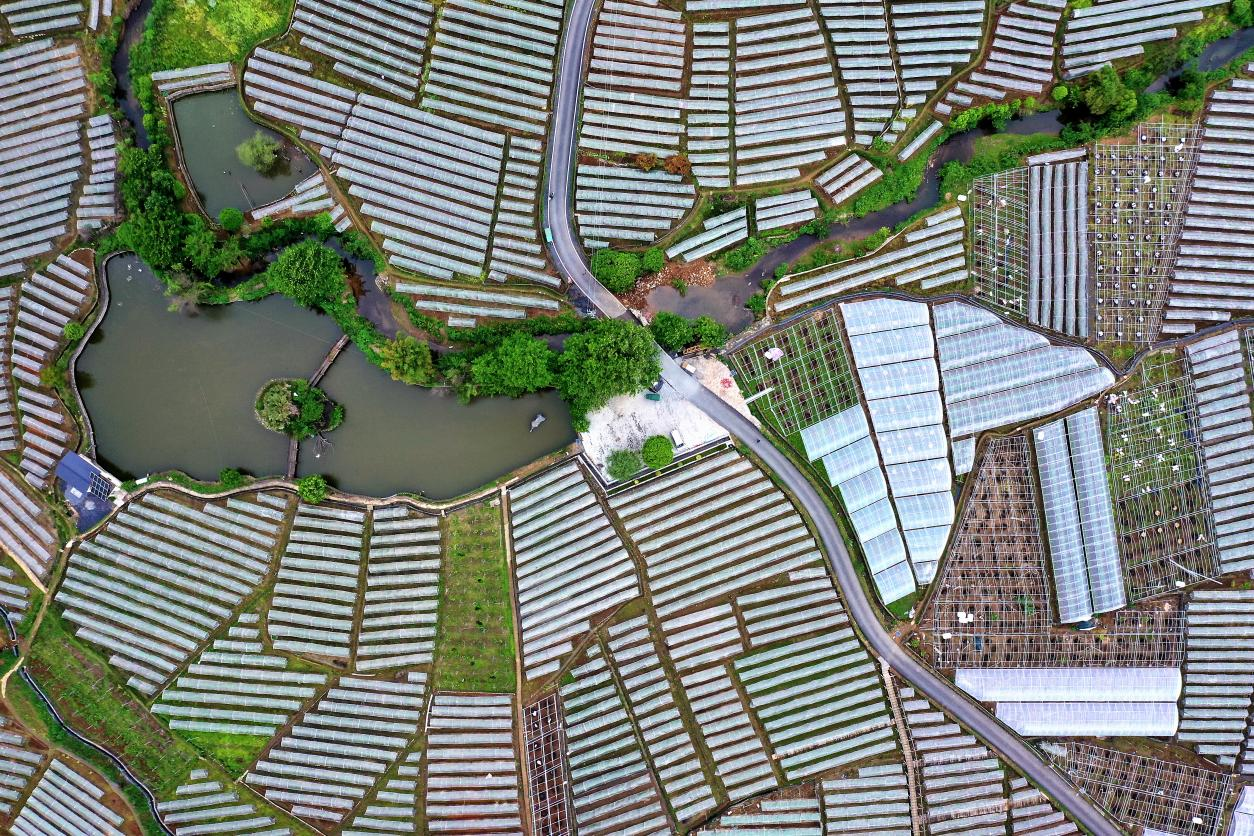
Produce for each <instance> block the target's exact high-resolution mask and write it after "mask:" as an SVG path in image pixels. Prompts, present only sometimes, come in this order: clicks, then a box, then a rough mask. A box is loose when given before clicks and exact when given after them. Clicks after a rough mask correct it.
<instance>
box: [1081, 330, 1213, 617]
mask: <svg viewBox="0 0 1254 836" xmlns="http://www.w3.org/2000/svg"><path fill="white" fill-rule="evenodd" d="M1103 417H1104V419H1105V432H1106V447H1107V450H1108V451H1109V453H1108V455H1109V457H1110V484H1111V492H1112V495H1113V498H1114V502H1115V526H1116V528H1117V529H1118V532H1119V540H1120V551H1121V552H1122V555H1123V563H1124V577H1125V578H1126V582H1127V584H1128V586H1129V588H1130V589H1131V593H1132V599H1133V600H1134V601H1136V600H1140V599H1143V598H1148V597H1151V596H1154V595H1157V594H1160V593H1162V592H1167V591H1171V590H1173V589H1175V588H1176V584H1177V583H1183V584H1192V583H1194V582H1196V581H1197V580H1198V578H1199V577H1202V576H1205V577H1212V576H1214V575H1216V574H1218V573H1219V571H1220V570H1219V555H1218V551H1217V550H1216V548H1215V534H1214V531H1213V522H1212V512H1211V509H1210V501H1209V499H1210V498H1209V496H1208V491H1207V484H1206V481H1205V478H1204V473H1203V470H1202V460H1203V459H1202V447H1201V443H1200V441H1199V438H1198V435H1199V430H1198V411H1197V402H1196V399H1195V395H1194V392H1193V387H1192V385H1191V382H1190V380H1189V377H1188V371H1187V367H1186V365H1185V360H1184V358H1182V357H1174V356H1167V355H1151V356H1149V357H1147V358H1146V359H1145V360H1143V361H1142V364H1141V367H1140V372H1139V374H1138V375H1137V376H1135V377H1134V378H1133V379H1132V380H1131V381H1129V383H1128V385H1127V387H1126V388H1125V389H1124V390H1123V391H1122V392H1120V393H1117V397H1112V398H1108V399H1107V400H1106V410H1105V412H1104V414H1103Z"/></svg>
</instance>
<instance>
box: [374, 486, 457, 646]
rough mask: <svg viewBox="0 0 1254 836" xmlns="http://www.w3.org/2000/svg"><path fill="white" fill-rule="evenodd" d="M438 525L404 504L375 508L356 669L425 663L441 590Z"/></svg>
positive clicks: (435, 622)
mask: <svg viewBox="0 0 1254 836" xmlns="http://www.w3.org/2000/svg"><path fill="white" fill-rule="evenodd" d="M440 551H441V550H440V524H439V520H438V519H437V518H435V517H429V516H426V515H425V514H420V513H418V512H416V511H414V510H412V509H410V508H409V507H408V506H405V505H393V506H390V507H384V508H378V509H376V510H375V511H374V513H373V514H372V516H371V526H370V539H369V541H368V543H367V546H366V583H365V589H364V591H363V592H362V609H361V626H360V629H359V630H358V633H357V636H356V639H355V648H356V650H355V653H354V664H355V666H356V668H357V670H359V671H376V670H381V669H383V668H394V667H406V668H409V667H414V666H416V665H430V664H431V662H432V661H433V660H434V658H435V640H436V625H437V606H438V603H439V589H440Z"/></svg>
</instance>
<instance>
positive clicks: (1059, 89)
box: [1054, 84, 1071, 102]
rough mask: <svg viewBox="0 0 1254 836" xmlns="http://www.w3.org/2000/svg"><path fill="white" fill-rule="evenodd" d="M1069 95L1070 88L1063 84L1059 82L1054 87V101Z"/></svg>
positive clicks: (1059, 100)
mask: <svg viewBox="0 0 1254 836" xmlns="http://www.w3.org/2000/svg"><path fill="white" fill-rule="evenodd" d="M1069 95H1071V90H1069V89H1068V88H1067V85H1065V84H1059V85H1058V86H1056V87H1055V88H1054V101H1056V102H1061V101H1062V100H1063V99H1065V98H1067V96H1069Z"/></svg>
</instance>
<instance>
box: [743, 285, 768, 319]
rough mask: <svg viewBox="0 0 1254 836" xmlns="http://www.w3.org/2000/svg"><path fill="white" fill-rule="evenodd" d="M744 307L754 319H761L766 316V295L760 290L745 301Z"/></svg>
mask: <svg viewBox="0 0 1254 836" xmlns="http://www.w3.org/2000/svg"><path fill="white" fill-rule="evenodd" d="M745 307H746V308H748V309H749V312H750V313H752V314H753V318H754V319H761V318H762V317H764V316H766V294H765V293H763V292H762V291H760V290H759V291H757V292H756V293H753V294H751V295H750V296H749V298H748V299H746V300H745Z"/></svg>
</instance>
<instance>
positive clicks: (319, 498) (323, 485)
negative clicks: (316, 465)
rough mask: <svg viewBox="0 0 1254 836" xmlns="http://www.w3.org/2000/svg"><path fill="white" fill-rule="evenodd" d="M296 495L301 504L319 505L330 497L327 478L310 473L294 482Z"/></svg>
mask: <svg viewBox="0 0 1254 836" xmlns="http://www.w3.org/2000/svg"><path fill="white" fill-rule="evenodd" d="M296 493H297V494H298V495H299V496H300V498H301V500H302V501H303V502H308V503H309V504H310V505H321V504H322V503H323V502H326V500H327V497H328V496H330V495H331V486H330V485H329V484H328V483H327V477H325V476H323V475H322V474H320V473H311V474H309V475H308V476H302V477H300V478H299V479H297V480H296Z"/></svg>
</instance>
